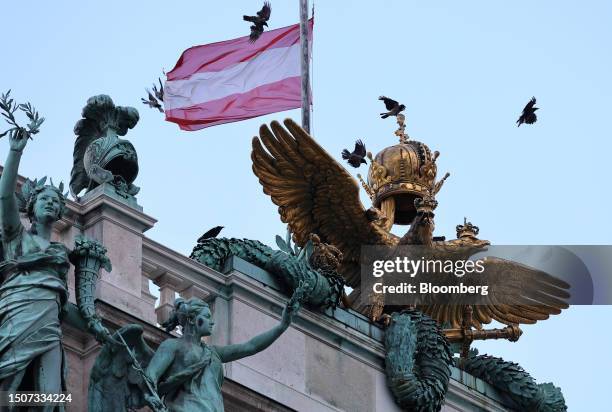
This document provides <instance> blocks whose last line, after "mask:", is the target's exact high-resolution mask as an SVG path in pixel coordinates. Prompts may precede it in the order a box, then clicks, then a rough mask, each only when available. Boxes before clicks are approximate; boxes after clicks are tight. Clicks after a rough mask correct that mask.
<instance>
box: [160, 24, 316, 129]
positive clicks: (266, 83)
mask: <svg viewBox="0 0 612 412" xmlns="http://www.w3.org/2000/svg"><path fill="white" fill-rule="evenodd" d="M308 28H309V31H308V37H309V44H311V40H312V28H313V20H312V19H310V20H309V21H308ZM300 53H301V50H300V26H299V24H296V25H293V26H288V27H283V28H280V29H276V30H271V31H268V32H264V33H263V34H262V35H261V37H260V38H259V39H258V40H257V41H256V42H255V43H251V42H250V41H249V37H248V36H245V37H240V38H238V39H234V40H227V41H223V42H219V43H212V44H207V45H203V46H195V47H192V48H190V49H187V50H185V51H184V52H183V54H182V55H181V57H180V58H179V60H178V62H177V63H176V66H175V67H174V69H172V71H171V72H169V73H168V74H167V80H166V83H165V86H164V89H165V90H164V109H165V113H166V120H168V121H170V122H174V123H177V124H178V125H179V127H180V128H181V129H182V130H199V129H203V128H205V127H210V126H215V125H218V124H223V123H230V122H237V121H240V120H245V119H250V118H253V117H257V116H262V115H264V114H269V113H275V112H281V111H284V110H289V109H297V108H300V107H301V106H302V101H301V77H300V73H301V72H300Z"/></svg>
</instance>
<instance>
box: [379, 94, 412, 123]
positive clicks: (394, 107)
mask: <svg viewBox="0 0 612 412" xmlns="http://www.w3.org/2000/svg"><path fill="white" fill-rule="evenodd" d="M378 100H382V101H383V102H384V103H385V107H386V108H387V110H388V111H387V112H383V113H381V114H380V117H381V118H382V119H386V118H387V117H389V116H397V115H398V114H400V113H401V112H403V111H404V109H405V108H406V106H404V105H403V104H399V103H398V102H397V101H395V100H393V99H389V98H388V97H386V96H380V97H379V98H378Z"/></svg>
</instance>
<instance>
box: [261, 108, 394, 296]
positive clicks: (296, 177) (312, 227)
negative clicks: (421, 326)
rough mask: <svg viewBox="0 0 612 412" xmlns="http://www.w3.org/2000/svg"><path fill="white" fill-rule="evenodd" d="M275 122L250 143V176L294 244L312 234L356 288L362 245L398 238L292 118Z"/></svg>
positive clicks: (348, 177) (344, 172)
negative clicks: (336, 254)
mask: <svg viewBox="0 0 612 412" xmlns="http://www.w3.org/2000/svg"><path fill="white" fill-rule="evenodd" d="M284 125H285V128H286V129H285V128H283V127H282V126H281V124H280V123H279V122H276V121H273V122H272V123H271V129H270V128H269V127H268V126H267V125H262V126H261V127H260V129H259V137H254V138H253V151H252V153H251V159H252V161H253V172H254V173H255V175H256V176H257V177H258V178H259V182H260V183H261V185H262V186H263V191H264V193H265V194H267V195H269V196H270V197H271V198H272V202H274V204H275V205H277V206H278V212H279V214H280V216H281V220H282V221H283V222H284V223H287V224H288V225H289V228H290V229H291V231H292V232H293V236H294V241H295V242H296V244H297V245H299V246H303V245H304V244H305V243H306V242H307V241H308V237H309V235H310V234H311V233H314V234H317V235H319V237H320V238H321V241H322V242H325V243H329V244H332V245H334V246H335V247H337V248H338V249H339V250H340V251H341V252H342V254H343V257H344V258H343V261H342V264H341V266H340V270H339V272H340V273H342V275H343V276H344V278H345V280H346V282H347V284H348V285H350V286H353V287H355V286H358V285H359V283H360V267H359V256H360V249H361V246H362V245H392V244H396V243H397V242H398V238H397V236H395V235H393V234H390V233H388V232H387V231H385V230H384V229H382V228H381V227H379V226H377V225H376V224H375V223H374V222H373V221H371V220H370V219H368V217H367V216H366V210H365V208H364V207H363V204H362V203H361V201H360V199H359V185H358V183H357V181H356V180H355V179H354V178H353V177H352V176H351V175H350V174H349V172H348V171H347V170H346V169H345V168H344V167H342V166H341V165H340V164H339V163H338V162H337V161H336V160H334V158H332V157H331V156H330V155H329V153H327V152H326V151H325V150H324V149H323V148H322V147H321V146H320V145H319V144H318V143H317V142H316V141H315V140H314V139H313V138H312V137H311V136H310V135H309V134H308V133H307V132H306V131H305V130H304V129H302V128H301V127H300V126H299V125H298V124H297V123H295V122H294V121H293V120H291V119H287V120H285V121H284Z"/></svg>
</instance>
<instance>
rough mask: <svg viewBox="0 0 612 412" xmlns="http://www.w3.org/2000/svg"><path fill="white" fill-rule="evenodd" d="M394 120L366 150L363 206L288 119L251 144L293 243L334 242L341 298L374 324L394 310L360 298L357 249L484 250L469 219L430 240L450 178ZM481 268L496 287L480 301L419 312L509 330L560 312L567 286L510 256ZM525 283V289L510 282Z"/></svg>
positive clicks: (345, 178)
mask: <svg viewBox="0 0 612 412" xmlns="http://www.w3.org/2000/svg"><path fill="white" fill-rule="evenodd" d="M397 121H398V124H399V126H400V127H399V129H398V130H397V131H396V132H395V134H396V135H397V136H398V137H399V140H400V141H399V143H398V144H396V145H393V146H390V147H387V148H385V149H383V150H382V151H381V152H380V153H378V154H377V155H376V156H375V157H373V156H372V154H371V153H368V158H369V159H370V169H369V173H368V177H367V182H365V181H364V180H363V179H362V178H361V176H359V175H358V177H359V179H360V181H361V186H363V188H364V189H365V190H366V192H367V193H368V195H369V197H370V199H371V201H372V207H371V208H369V209H366V208H365V207H364V206H363V204H362V203H361V201H360V198H359V190H360V185H359V183H358V181H357V180H356V179H355V178H353V177H352V176H351V175H350V174H349V172H348V171H347V170H346V169H345V168H344V167H343V166H341V165H340V164H339V163H338V162H337V161H336V160H335V159H334V158H333V157H332V156H330V155H329V154H328V153H327V152H326V151H325V150H324V149H323V148H322V147H321V146H320V145H319V144H318V143H317V142H316V141H315V140H314V139H313V138H312V137H311V136H310V135H309V134H308V133H306V132H305V131H304V130H303V129H302V128H301V127H300V126H299V125H298V124H296V123H295V122H294V121H292V120H289V119H288V120H285V122H284V126H285V127H283V126H282V125H281V124H280V123H278V122H272V124H271V127H268V126H266V125H263V126H261V128H260V133H259V137H254V138H253V142H252V144H253V151H252V154H251V158H252V161H253V172H254V173H255V175H256V176H257V177H258V178H259V182H260V183H261V185H262V186H263V191H264V193H266V194H267V195H269V196H270V197H271V199H272V201H273V202H274V204H276V205H277V206H278V211H279V213H280V217H281V220H282V221H283V222H285V223H287V224H288V225H289V227H290V229H291V231H292V232H293V236H294V241H295V242H296V244H298V245H304V244H305V243H306V242H307V241H308V239H309V236H310V235H311V234H316V235H318V236H319V237H320V239H321V241H322V242H325V243H328V244H332V245H334V246H335V247H336V248H337V249H338V250H339V251H340V252H341V253H342V255H343V260H342V264H341V266H340V268H339V272H340V273H341V274H342V276H343V277H344V279H345V281H346V283H347V284H348V285H349V286H350V287H352V288H353V291H352V292H351V294H350V296H349V299H348V300H349V302H351V305H352V307H353V309H355V310H358V311H360V312H362V313H365V314H367V315H368V316H370V318H371V319H373V320H377V319H379V318H380V317H381V316H382V315H383V313H384V312H385V310H387V311H389V310H391V309H394V310H397V309H398V308H397V307H394V308H386V307H385V302H384V301H383V300H382V299H381V298H380V297H378V298H372V296H370V295H369V294H368V293H366V292H363V293H362V290H361V276H360V273H361V272H360V253H361V247H362V246H363V245H386V246H394V245H400V244H406V245H423V247H425V248H427V250H429V251H430V252H429V253H430V254H431V256H434V257H436V258H442V259H468V258H469V257H470V256H472V255H474V254H475V253H477V252H480V251H483V250H485V249H486V246H487V245H489V242H488V241H486V240H480V239H478V238H477V235H478V228H477V227H475V226H473V225H472V224H471V223H469V222H467V221H466V222H464V224H463V225H460V226H458V227H457V239H454V240H449V241H439V240H436V239H438V238H434V237H433V228H434V226H433V224H434V221H433V220H434V210H435V208H436V206H437V202H436V200H435V195H436V194H437V193H438V191H439V190H440V188H441V187H442V184H443V182H444V180H445V179H446V178H447V177H448V174H446V175H445V176H444V177H443V178H442V179H440V180H436V174H437V166H436V159H437V157H438V155H439V153H438V152H433V153H432V152H431V151H430V149H429V147H427V145H425V144H424V143H421V142H418V141H415V140H411V139H410V138H409V137H408V136H407V135H406V134H405V133H404V129H405V125H404V116H403V115H401V114H400V115H399V116H398V119H397ZM393 224H399V225H410V229H409V230H408V231H407V233H406V234H405V235H404V236H403V237H399V236H396V235H394V234H392V233H391V232H390V229H391V227H392V226H393ZM484 265H485V266H486V274H487V276H488V277H489V278H488V283H489V284H496V285H501V287H500V288H497V289H496V290H498V292H497V293H496V292H495V290H493V291H491V293H490V294H489V295H488V296H485V297H484V301H483V303H482V304H478V305H467V304H455V305H453V304H432V305H422V306H420V307H419V309H420V310H421V311H423V312H424V313H426V314H428V315H429V316H431V317H432V318H434V319H436V320H437V321H438V322H439V323H440V324H444V325H446V327H450V328H461V327H464V328H465V327H468V328H472V327H473V328H476V329H479V330H481V329H482V328H483V325H484V324H488V323H490V322H491V321H492V320H496V321H499V322H501V323H504V324H506V325H511V326H513V327H514V326H516V325H517V324H533V323H535V322H537V321H538V320H544V319H547V318H548V317H549V316H550V315H552V314H558V313H560V312H561V310H562V309H564V308H567V307H568V305H567V299H568V298H569V293H568V292H567V289H568V288H569V285H568V284H567V283H566V282H564V281H562V280H560V279H557V278H555V277H553V276H551V275H549V274H547V273H545V272H542V271H539V270H536V269H534V268H530V267H527V266H524V265H521V264H519V263H516V262H512V261H509V260H504V259H499V258H486V259H485V261H484ZM524 284H529V285H531V287H530V288H524V287H519V286H518V285H524ZM502 291H503V292H502ZM501 293H503V294H504V296H503V299H502V296H500V294H501ZM466 322H468V323H469V325H466ZM516 338H518V337H516Z"/></svg>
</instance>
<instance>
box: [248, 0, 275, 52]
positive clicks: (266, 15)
mask: <svg viewBox="0 0 612 412" xmlns="http://www.w3.org/2000/svg"><path fill="white" fill-rule="evenodd" d="M271 14H272V6H271V5H270V2H267V1H266V2H265V3H264V5H263V7H262V8H261V10H259V11H258V12H257V16H242V19H243V20H244V21H248V22H251V23H253V25H252V26H251V35H250V36H249V39H250V41H251V43H255V41H257V39H259V36H261V34H262V33H263V31H264V26H265V27H268V20H270V15H271Z"/></svg>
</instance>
